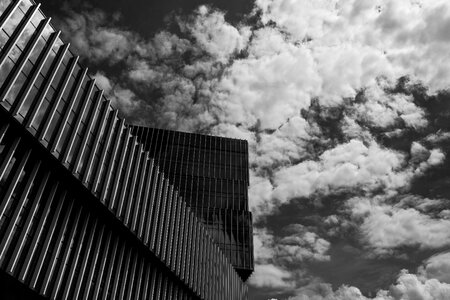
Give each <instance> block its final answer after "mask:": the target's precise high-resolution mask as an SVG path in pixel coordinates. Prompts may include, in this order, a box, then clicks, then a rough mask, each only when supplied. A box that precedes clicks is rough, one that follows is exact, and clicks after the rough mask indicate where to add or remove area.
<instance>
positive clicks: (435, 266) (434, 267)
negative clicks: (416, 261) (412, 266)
mask: <svg viewBox="0 0 450 300" xmlns="http://www.w3.org/2000/svg"><path fill="white" fill-rule="evenodd" d="M418 273H419V274H420V275H421V276H423V277H424V278H426V279H433V278H434V279H437V280H439V281H440V282H445V283H450V252H443V253H439V254H436V255H434V256H432V257H430V258H428V259H427V260H426V261H425V262H424V264H423V266H421V267H420V268H419V272H418Z"/></svg>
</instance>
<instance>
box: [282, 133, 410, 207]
mask: <svg viewBox="0 0 450 300" xmlns="http://www.w3.org/2000/svg"><path fill="white" fill-rule="evenodd" d="M403 163H404V157H403V155H402V154H401V153H397V152H395V151H392V150H390V149H384V148H382V147H380V146H379V145H378V144H377V143H375V142H372V143H371V144H370V145H368V146H366V145H364V144H363V143H362V142H361V141H358V140H351V141H350V142H348V143H345V144H341V145H338V146H336V147H335V148H334V149H330V150H327V151H325V152H324V153H323V154H322V155H321V156H320V157H319V161H303V162H301V163H299V164H297V165H294V166H291V167H287V168H284V169H282V170H280V171H278V172H277V173H276V174H275V175H274V182H275V185H276V187H275V190H274V197H276V198H277V199H280V200H281V201H287V200H288V199H292V198H294V197H308V196H310V195H311V194H313V193H315V192H319V191H320V192H324V193H325V194H328V193H329V192H331V191H336V190H340V189H355V188H356V189H361V190H364V191H371V190H375V189H379V188H383V189H387V190H394V189H397V188H402V187H405V186H407V185H408V182H409V181H408V179H409V176H410V175H409V174H408V173H404V172H401V167H402V165H403Z"/></svg>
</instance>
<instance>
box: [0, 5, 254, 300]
mask: <svg viewBox="0 0 450 300" xmlns="http://www.w3.org/2000/svg"><path fill="white" fill-rule="evenodd" d="M78 60H79V59H78V57H77V56H76V55H74V54H73V53H72V52H71V51H70V49H69V47H68V45H67V44H64V43H63V42H62V41H61V40H60V38H59V32H58V31H56V30H54V29H53V27H51V25H50V23H49V19H48V18H46V17H45V16H44V15H43V14H42V12H41V11H40V9H39V5H38V4H35V3H34V2H30V1H29V0H22V1H20V0H14V1H11V2H8V1H6V2H5V1H1V2H0V276H1V278H6V279H5V280H6V281H8V280H9V281H12V282H14V283H15V284H14V286H15V288H14V290H24V289H25V290H29V291H30V293H28V294H27V295H30V296H27V297H28V298H30V299H32V298H34V297H35V298H36V299H219V300H222V299H223V300H228V299H247V286H246V284H245V283H244V281H243V279H242V275H241V274H240V273H238V272H239V270H238V271H236V270H237V269H238V268H237V269H235V268H234V267H233V265H236V264H237V265H239V263H240V262H241V261H243V262H246V263H247V261H248V262H250V261H252V256H251V253H250V254H243V255H241V254H239V253H240V252H239V251H241V249H240V247H241V246H242V247H243V249H252V248H251V223H250V222H251V219H250V217H248V216H249V215H248V216H247V215H245V213H248V212H247V209H246V208H247V198H246V189H247V184H248V174H247V172H246V170H244V168H246V165H245V164H246V158H242V153H243V151H246V149H243V150H242V151H241V152H238V151H237V152H236V153H237V154H236V155H235V156H233V158H230V157H229V156H228V154H226V153H222V152H223V151H222V152H221V150H220V149H221V148H220V149H219V150H218V151H217V155H218V156H220V159H223V161H224V162H226V161H228V160H229V161H230V164H228V163H224V164H223V165H222V164H221V165H220V166H218V167H211V169H210V170H209V171H208V172H213V173H214V174H216V172H217V174H224V177H221V178H219V177H217V178H215V177H211V178H214V180H215V181H214V183H213V180H212V179H211V180H209V179H208V180H203V181H202V183H200V179H198V183H196V184H197V185H196V186H200V184H203V185H204V186H209V187H210V189H211V191H212V192H210V194H208V195H206V194H205V195H203V194H202V193H201V191H202V189H200V188H199V187H196V188H194V189H192V188H191V192H190V193H191V194H192V195H194V194H193V193H194V190H195V193H196V194H195V196H191V197H190V198H189V200H187V201H185V200H184V198H186V199H188V197H183V196H182V195H183V193H186V189H184V190H183V189H182V187H181V186H180V188H178V187H179V185H177V184H179V182H175V181H174V180H173V179H171V178H172V177H171V175H170V174H171V173H170V172H168V171H167V169H166V166H165V161H166V160H165V158H164V157H163V159H162V158H161V157H156V156H154V155H152V154H151V151H149V149H148V148H147V146H146V145H147V144H146V143H144V142H142V141H141V139H140V138H138V136H136V135H135V134H132V133H133V132H132V128H131V127H130V126H128V125H126V124H125V122H124V120H123V119H121V118H119V117H118V115H117V111H116V110H115V109H113V108H112V107H111V106H110V102H109V101H108V100H107V99H105V97H104V96H103V92H102V91H101V90H99V89H98V87H97V86H96V84H95V81H94V80H93V79H92V78H91V77H90V76H89V75H88V74H87V72H86V69H85V68H83V67H82V66H81V65H80V64H79V63H78ZM177 135H178V136H181V135H182V133H177ZM239 143H241V144H243V143H242V142H239ZM169 145H171V144H170V143H167V145H166V146H165V147H169ZM227 145H228V144H227ZM230 145H231V144H230ZM236 145H237V144H236ZM170 147H172V150H170V151H172V152H174V151H175V150H176V147H175V148H174V147H173V146H170ZM226 147H228V146H226ZM230 147H231V146H230ZM236 147H237V146H236ZM244 148H245V146H244ZM195 149H197V148H195ZM227 149H228V148H227ZM181 150H182V149H181V148H180V155H184V153H185V152H186V153H188V152H189V151H196V152H195V153H201V151H200V150H186V151H181ZM181 153H182V154H181ZM202 153H203V152H202ZM186 155H188V156H189V155H191V154H186ZM199 155H200V154H199ZM201 155H204V156H205V155H206V152H205V153H203V154H201ZM171 157H173V156H171ZM196 157H197V156H196ZM209 159H210V160H211V161H213V158H212V157H211V158H209ZM234 159H236V160H239V161H240V162H241V163H244V167H242V164H241V165H239V164H237V163H234V164H232V163H231V162H232V161H234ZM175 161H178V160H175ZM179 162H180V164H178V165H177V164H170V165H171V168H173V169H174V170H177V169H180V168H184V167H185V166H186V165H189V164H183V163H182V162H183V160H181V159H180V160H179ZM161 163H164V164H163V165H161ZM181 164H182V165H181ZM211 164H212V163H211ZM231 165H233V166H234V167H231ZM193 168H194V167H193ZM188 169H192V168H190V167H188ZM173 172H176V171H173ZM178 172H179V174H182V171H178ZM246 174H247V175H246ZM221 176H222V175H221ZM227 176H228V177H227ZM239 176H240V177H239ZM245 176H247V177H246V178H247V179H245V178H244V177H245ZM191 177H192V180H191V181H192V182H194V176H191ZM197 177H198V178H203V177H201V176H197ZM180 178H181V177H180ZM205 178H206V177H205ZM243 178H244V179H243ZM219 179H220V180H219ZM195 180H197V179H195ZM227 180H228V182H226V181H227ZM204 182H207V183H204ZM219 182H220V183H219ZM225 182H226V183H225ZM219 186H220V187H219ZM222 186H223V188H222ZM230 186H231V188H230ZM241 186H242V187H241ZM218 191H221V193H222V194H223V195H222V194H221V195H220V196H214V199H215V200H214V201H216V202H215V203H222V204H217V205H218V206H217V207H216V208H215V207H214V209H217V210H218V212H217V213H214V210H213V209H212V208H211V210H208V209H210V206H208V205H207V206H205V204H204V203H206V202H208V201H211V200H208V199H212V198H211V196H210V195H212V194H214V193H218ZM230 191H231V192H230ZM244 194H245V195H244ZM235 197H236V198H235ZM193 201H196V202H195V203H200V204H195V205H192V203H193ZM201 201H202V202H201ZM201 203H203V204H201ZM214 205H216V204H214ZM199 208H202V209H203V208H205V209H204V210H201V211H202V213H204V214H209V213H210V212H211V211H212V212H213V213H211V217H206V219H207V220H211V222H210V223H207V222H205V221H204V219H202V218H205V217H202V216H203V215H202V214H199V213H198V212H199V210H198V209H199ZM206 208H208V209H206ZM227 210H230V211H233V212H234V211H236V212H238V213H236V214H234V213H233V214H228V213H227ZM227 220H228V221H227ZM227 222H229V223H227ZM231 223H232V224H234V225H233V226H231V227H227V226H228V224H231ZM211 228H217V231H219V230H220V231H222V233H217V232H216V231H213V230H211ZM227 230H228V231H227ZM244 231H245V232H247V233H242V234H241V235H239V234H240V232H244ZM219 234H221V235H222V237H223V240H222V239H220V240H218V239H217V237H216V235H219ZM246 234H247V235H248V236H246ZM232 239H234V240H232ZM215 241H223V242H222V243H221V242H218V243H216V242H215ZM234 241H236V243H235V242H234ZM246 241H247V242H246ZM233 243H235V244H233ZM246 243H247V244H246ZM223 245H229V247H230V250H226V248H224V247H223ZM233 245H235V246H233ZM233 247H235V248H233ZM235 249H236V250H235ZM233 251H234V252H236V253H235V254H232V255H230V253H234V252H233ZM245 251H247V250H245ZM249 251H251V250H249ZM246 255H247V256H248V257H247V256H246ZM233 259H234V260H233ZM239 266H240V265H239ZM246 266H247V265H246ZM250 269H251V268H250ZM12 286H13V285H12ZM18 286H20V288H17V287H18ZM7 292H8V293H10V292H11V290H10V291H6V290H5V289H0V298H2V299H3V298H5V297H7V296H8V297H9V294H5V293H7ZM31 295H35V296H31Z"/></svg>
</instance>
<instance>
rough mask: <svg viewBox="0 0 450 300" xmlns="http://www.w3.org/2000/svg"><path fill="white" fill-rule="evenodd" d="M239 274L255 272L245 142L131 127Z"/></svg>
mask: <svg viewBox="0 0 450 300" xmlns="http://www.w3.org/2000/svg"><path fill="white" fill-rule="evenodd" d="M131 132H132V134H134V135H136V136H137V137H138V141H139V142H141V143H142V144H143V145H144V149H145V150H147V151H148V152H149V154H150V156H151V157H152V158H154V159H155V161H157V162H158V165H159V166H160V168H161V169H162V170H163V171H164V173H165V174H167V176H168V178H169V182H170V183H171V184H173V185H174V187H175V188H176V190H177V191H178V192H179V194H180V195H181V196H182V197H183V199H184V200H185V202H186V204H187V205H188V206H189V207H190V208H191V209H192V211H194V212H195V213H196V215H197V218H198V219H199V220H200V221H201V222H202V223H203V224H204V225H205V227H206V229H207V230H208V232H210V234H211V235H212V238H213V239H214V241H215V242H216V244H217V245H219V247H220V249H221V250H222V252H223V253H224V254H225V255H226V256H227V258H228V259H229V261H230V262H231V264H232V265H233V266H234V267H235V269H236V270H237V271H238V273H239V275H240V276H241V277H242V278H243V279H244V280H246V279H247V278H248V276H249V275H250V274H251V273H252V271H253V244H252V239H251V236H252V220H251V213H250V212H249V211H248V193H247V189H248V183H249V174H248V148H247V142H246V141H242V140H235V139H229V138H222V137H216V136H208V135H201V134H191V133H184V132H178V131H170V130H162V129H156V128H147V127H140V126H132V128H131Z"/></svg>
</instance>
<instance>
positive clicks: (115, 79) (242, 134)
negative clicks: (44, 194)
mask: <svg viewBox="0 0 450 300" xmlns="http://www.w3.org/2000/svg"><path fill="white" fill-rule="evenodd" d="M42 5H43V10H44V11H45V12H46V14H47V15H49V16H51V17H52V18H53V23H54V24H55V26H56V27H57V28H60V29H61V30H62V31H63V38H64V40H65V41H67V42H70V43H71V45H72V47H73V49H74V50H75V52H77V53H78V54H79V55H81V56H82V58H83V59H82V60H83V63H84V64H85V65H87V66H89V69H90V72H91V73H92V74H93V75H94V76H95V77H96V79H97V82H98V84H99V85H100V86H101V87H102V88H103V89H104V90H105V93H106V94H107V96H108V97H109V99H111V100H112V102H113V104H114V105H115V106H116V107H117V108H119V109H120V112H121V114H122V115H123V116H124V117H126V118H127V119H128V120H129V121H130V122H133V123H136V124H142V125H148V126H156V127H160V128H167V129H177V130H183V131H189V132H200V133H207V134H214V135H221V136H228V137H234V138H241V139H246V140H248V142H249V159H250V181H251V182H250V187H249V198H250V209H251V210H252V212H253V217H254V244H255V272H254V273H253V275H252V277H251V278H250V279H249V285H250V299H254V300H267V299H271V300H272V299H278V300H282V299H288V300H356V299H358V300H367V299H377V300H394V299H395V300H398V299H404V300H419V299H421V300H422V299H423V300H425V299H426V300H431V299H448V297H449V296H448V295H450V230H449V229H450V203H449V198H450V188H449V184H450V174H449V171H448V170H449V167H450V160H449V159H447V156H448V151H447V149H448V148H449V145H450V121H449V120H450V119H449V117H450V102H449V101H450V92H449V87H450V54H449V53H450V52H449V51H448V49H449V47H450V30H449V28H450V2H448V1H445V0H433V1H431V0H430V1H426V0H370V1H369V0H255V1H249V0H246V1H242V0H234V1H222V0H220V1H219V0H216V1H201V0H195V1H194V0H191V1H186V0H185V1H181V0H167V1H143V0H138V1H133V2H132V1H124V0H118V1H114V2H113V1H106V0H97V1H86V0H72V1H56V0H43V1H42Z"/></svg>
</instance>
